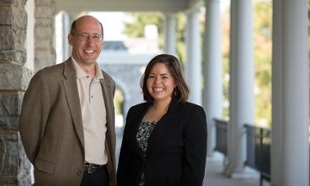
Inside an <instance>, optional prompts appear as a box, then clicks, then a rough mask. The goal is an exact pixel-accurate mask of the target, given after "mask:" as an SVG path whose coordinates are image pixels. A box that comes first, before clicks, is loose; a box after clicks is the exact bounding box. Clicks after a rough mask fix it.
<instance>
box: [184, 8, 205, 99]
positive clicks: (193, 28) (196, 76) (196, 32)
mask: <svg viewBox="0 0 310 186" xmlns="http://www.w3.org/2000/svg"><path fill="white" fill-rule="evenodd" d="M186 29H187V30H186V31H187V33H186V51H187V56H186V68H187V69H186V70H187V71H186V79H187V83H188V85H189V89H190V97H189V101H190V102H193V103H196V104H198V105H201V104H202V103H201V99H202V88H201V87H202V86H201V84H202V80H201V79H202V72H201V39H200V37H201V35H200V27H199V20H198V13H197V11H195V12H188V13H187V28H186Z"/></svg>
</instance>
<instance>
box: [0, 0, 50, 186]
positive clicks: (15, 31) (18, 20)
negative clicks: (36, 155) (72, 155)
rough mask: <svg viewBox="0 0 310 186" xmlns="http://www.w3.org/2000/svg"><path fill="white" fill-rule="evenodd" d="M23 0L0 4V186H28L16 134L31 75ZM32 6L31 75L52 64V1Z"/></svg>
mask: <svg viewBox="0 0 310 186" xmlns="http://www.w3.org/2000/svg"><path fill="white" fill-rule="evenodd" d="M26 2H27V1H26V0H0V185H1V186H13V185H14V186H15V185H18V186H28V185H31V181H32V180H31V172H30V168H31V164H30V162H29V161H28V159H27V157H26V155H25V152H24V149H23V146H22V143H21V140H20V136H19V132H18V117H19V114H20V110H21V104H22V99H23V95H24V92H25V90H26V89H27V86H28V83H29V81H30V79H31V77H32V75H33V71H32V70H30V69H28V68H26V67H25V66H24V65H25V63H26V58H27V57H26V56H27V52H26V48H25V41H26V30H27V26H29V25H27V13H26V10H25V4H26ZM34 2H35V6H36V7H35V12H31V13H35V15H34V17H35V19H36V20H35V27H34V28H35V29H34V32H35V33H34V35H35V49H34V50H35V51H34V53H35V56H34V61H31V62H30V63H34V66H35V69H34V70H35V71H37V70H39V69H41V68H44V67H45V66H49V65H52V64H55V60H56V57H55V52H54V49H53V42H52V41H53V29H54V27H53V24H54V22H53V20H54V8H53V6H52V5H54V1H53V0H34Z"/></svg>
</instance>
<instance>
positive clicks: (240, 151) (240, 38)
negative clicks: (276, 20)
mask: <svg viewBox="0 0 310 186" xmlns="http://www.w3.org/2000/svg"><path fill="white" fill-rule="evenodd" d="M252 13H253V7H252V1H249V0H238V1H231V41H230V85H229V101H230V106H229V118H230V119H229V124H228V126H229V130H228V145H229V148H228V161H229V171H228V173H227V174H229V175H230V176H231V177H239V176H240V177H243V176H246V175H244V174H245V172H244V162H245V160H246V136H245V129H244V124H245V123H249V124H254V93H253V85H254V56H253V19H252V17H253V16H252Z"/></svg>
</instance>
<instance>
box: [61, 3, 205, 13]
mask: <svg viewBox="0 0 310 186" xmlns="http://www.w3.org/2000/svg"><path fill="white" fill-rule="evenodd" d="M200 1H201V0H88V1H86V0H55V9H56V12H60V11H66V12H68V13H73V14H78V13H81V12H87V11H92V12H94V11H120V12H140V11H147V12H153V11H154V12H155V11H156V12H157V11H160V12H179V11H185V10H187V9H190V8H193V7H194V6H196V4H197V3H198V2H200Z"/></svg>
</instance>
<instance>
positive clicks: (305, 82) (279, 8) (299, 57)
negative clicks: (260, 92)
mask: <svg viewBox="0 0 310 186" xmlns="http://www.w3.org/2000/svg"><path fill="white" fill-rule="evenodd" d="M307 8H308V2H307V0H298V1H291V0H274V1H273V34H272V35H273V56H272V57H273V61H272V149H271V159H272V162H271V163H272V164H271V180H272V185H273V186H291V185H309V141H308V138H309V129H308V128H309V74H308V73H309V64H308V63H309V61H308V28H307V26H308V14H307V12H308V10H307Z"/></svg>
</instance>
